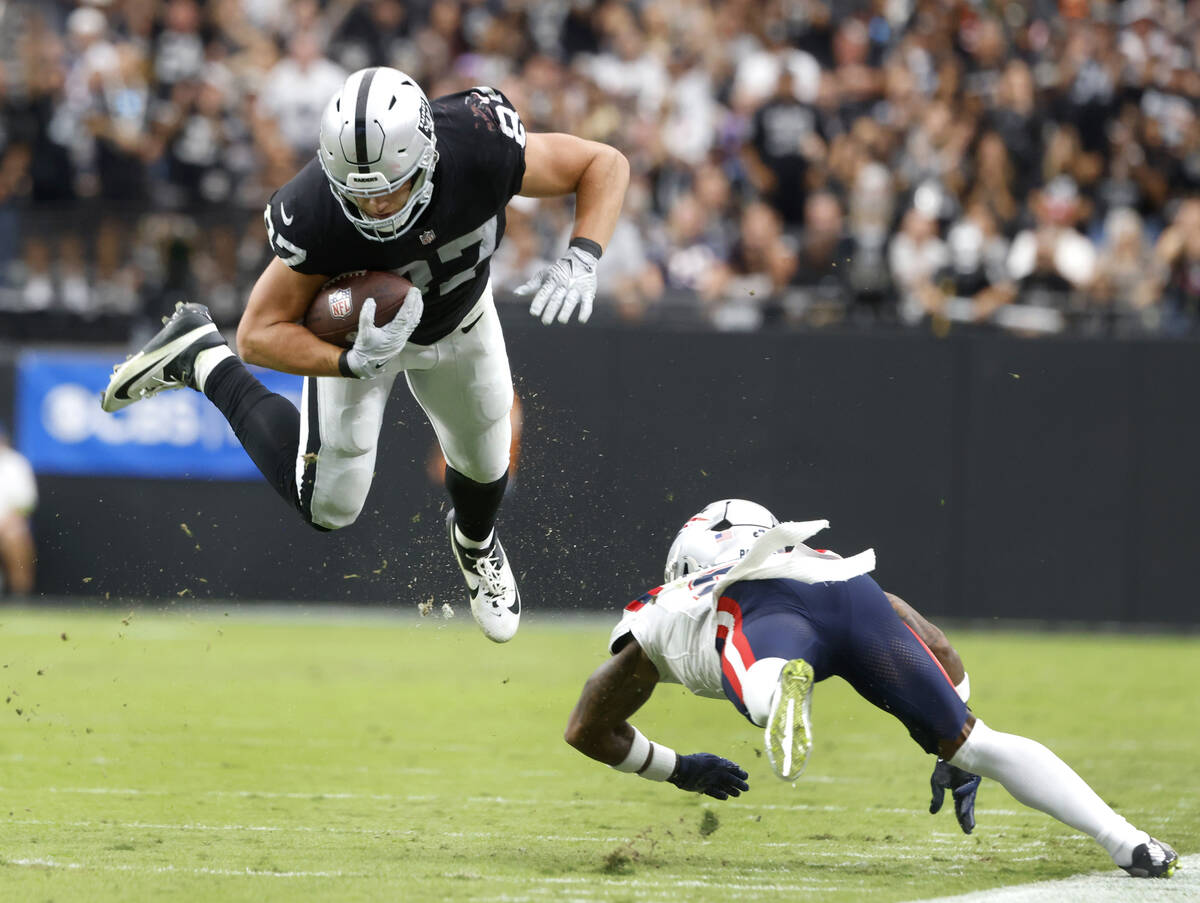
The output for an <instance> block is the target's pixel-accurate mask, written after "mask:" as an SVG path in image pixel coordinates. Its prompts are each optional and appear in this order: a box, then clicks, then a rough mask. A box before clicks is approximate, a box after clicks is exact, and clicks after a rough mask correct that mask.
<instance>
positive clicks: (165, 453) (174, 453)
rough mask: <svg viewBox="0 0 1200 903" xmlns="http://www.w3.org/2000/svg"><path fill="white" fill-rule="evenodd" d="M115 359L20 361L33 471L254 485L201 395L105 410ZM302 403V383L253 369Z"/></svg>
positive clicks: (41, 356) (169, 395) (28, 357)
mask: <svg viewBox="0 0 1200 903" xmlns="http://www.w3.org/2000/svg"><path fill="white" fill-rule="evenodd" d="M112 365H113V360H112V357H111V356H105V357H100V356H97V355H94V354H79V353H69V352H28V353H25V354H22V355H21V356H20V358H19V359H18V361H17V380H16V382H17V385H16V412H15V417H16V431H15V432H16V439H17V445H18V447H19V448H20V450H21V452H22V453H23V454H24V455H25V456H26V457H27V458H29V460H30V462H31V463H32V464H33V467H34V470H35V471H37V472H38V473H44V474H65V475H73V476H104V475H109V476H113V475H116V476H134V477H158V478H163V477H170V478H197V479H216V480H249V479H256V478H258V477H259V473H258V469H257V468H256V467H255V466H254V463H253V462H252V461H251V460H250V458H249V457H247V455H246V453H245V452H244V451H243V450H242V447H241V445H240V444H239V443H238V441H237V438H236V437H235V436H234V435H233V430H232V429H230V427H229V424H228V423H226V421H225V418H224V417H223V416H222V415H221V413H220V411H218V410H217V409H216V408H215V407H213V406H212V404H211V403H210V402H209V401H208V399H207V398H205V397H204V396H203V395H201V394H200V393H199V392H193V391H191V390H189V389H184V390H178V391H173V392H163V393H162V394H160V395H156V396H154V397H153V398H148V399H146V400H144V401H140V402H138V403H137V404H134V405H130V406H129V407H127V408H124V409H123V410H120V411H117V412H116V413H115V414H106V413H105V412H104V411H102V410H100V394H101V392H102V391H103V389H104V387H105V386H106V385H107V384H108V378H109V376H110V375H111V373H112ZM255 373H256V375H257V376H258V378H259V379H261V380H262V381H263V383H264V384H265V385H266V386H267V388H268V389H270V390H271V391H273V392H278V393H279V394H281V395H284V396H286V397H287V398H288V399H289V400H291V401H292V403H293V404H297V405H298V404H299V402H300V391H301V386H302V385H303V378H302V377H299V376H292V375H290V374H286V373H276V372H275V371H271V370H261V369H258V368H255Z"/></svg>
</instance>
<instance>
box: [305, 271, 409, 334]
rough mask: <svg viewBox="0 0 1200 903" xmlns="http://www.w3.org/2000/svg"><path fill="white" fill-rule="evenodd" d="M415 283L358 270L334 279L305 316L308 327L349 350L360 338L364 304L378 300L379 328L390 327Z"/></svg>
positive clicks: (376, 304) (377, 322)
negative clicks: (358, 337)
mask: <svg viewBox="0 0 1200 903" xmlns="http://www.w3.org/2000/svg"><path fill="white" fill-rule="evenodd" d="M410 288H412V283H411V282H409V281H408V280H407V279H405V278H404V277H403V276H397V275H395V274H393V273H384V272H379V271H376V270H355V271H354V272H351V273H342V274H341V275H340V276H334V277H333V278H332V279H330V280H329V281H328V282H326V283H325V284H324V285H323V286H321V290H320V291H319V292H317V296H316V297H315V298H313V301H312V304H310V305H309V308H308V312H307V313H306V314H305V315H304V321H303V322H304V326H305V327H306V328H307V329H308V330H309V331H310V332H311V333H312V334H313V335H315V336H316V337H317V338H319V339H324V340H325V341H326V342H331V343H332V344H334V345H341V346H342V347H343V348H349V347H350V346H351V345H353V344H354V337H355V335H357V334H358V315H359V312H360V311H361V310H362V306H363V302H364V301H366V300H367V299H368V298H374V299H375V325H376V326H382V325H383V324H384V323H390V322H391V320H392V318H393V317H394V316H396V311H398V310H400V308H401V307H402V306H403V305H404V299H405V297H406V296H407V295H408V290H409V289H410Z"/></svg>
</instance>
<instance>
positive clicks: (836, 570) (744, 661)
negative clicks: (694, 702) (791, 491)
mask: <svg viewBox="0 0 1200 903" xmlns="http://www.w3.org/2000/svg"><path fill="white" fill-rule="evenodd" d="M827 526H828V522H826V521H810V522H807V523H782V524H780V523H777V522H776V520H775V518H774V516H772V515H771V514H770V512H768V511H766V509H763V508H761V506H757V505H754V504H753V503H751V502H745V501H742V500H737V499H726V500H722V501H720V502H714V503H713V504H712V505H709V506H708V507H707V508H705V509H704V511H702V512H700V514H698V515H696V517H694V518H692V519H690V520H689V521H688V522H687V523H686V524H685V525H684V527H683V529H682V530H680V533H679V535H678V536H677V537H676V540H675V542H674V543H673V545H672V547H671V552H670V554H669V556H668V560H667V567H666V573H665V576H666V579H667V582H666V583H665V584H663V585H662V586H659V587H656V588H654V589H652V590H650V591H649V592H647V593H646V594H644V595H643V596H641V597H640V598H639V599H637V600H635V601H634V602H631V603H630V604H629V606H627V607H626V609H625V613H624V616H623V617H622V619H621V622H620V623H619V624H618V625H617V627H616V628H615V629H614V630H613V633H612V636H611V638H610V641H609V650H610V652H611V653H612V658H610V659H609V660H608V661H607V662H605V663H604V664H603V665H601V666H600V667H599V668H597V669H596V671H595V672H594V673H593V674H592V676H591V677H590V678H589V679H588V681H587V683H586V684H585V685H584V688H583V693H582V694H581V696H580V698H579V701H578V702H577V703H576V705H575V708H574V710H573V711H572V712H571V716H570V719H569V722H568V724H567V729H566V735H565V737H566V740H567V742H568V743H569V744H571V745H572V746H573V747H575V748H576V749H578V750H579V751H580V752H582V753H584V754H585V755H587V756H590V757H591V758H593V759H596V760H598V761H600V762H603V763H605V764H606V765H610V766H612V767H613V768H615V769H616V770H618V771H623V772H627V773H631V774H637V775H640V776H641V777H643V778H647V779H649V780H654V781H669V782H670V783H672V784H674V785H675V786H677V787H679V788H680V789H682V790H688V791H698V792H701V793H706V794H708V795H709V796H712V797H715V798H716V799H726V798H727V797H729V796H737V795H739V794H740V793H742V792H744V791H746V790H748V789H749V786H748V783H747V779H748V775H747V773H746V772H745V771H744V770H743V769H742V768H741V767H740V766H738V765H737V764H736V763H734V762H731V761H730V760H728V759H725V758H723V757H721V756H717V755H714V754H712V753H693V754H690V755H679V754H677V753H676V752H675V751H674V750H673V749H671V748H669V747H667V746H666V745H664V744H662V743H658V742H655V741H651V740H649V739H647V738H646V737H645V736H644V735H643V734H642V733H641V732H640V731H639V730H638V729H637V728H636V727H634V726H633V725H632V724H630V723H629V718H630V717H631V716H632V715H633V714H634V713H635V712H636V711H637V710H638V709H639V708H640V707H641V706H642V704H643V703H645V701H646V700H647V699H649V697H650V695H651V693H652V692H653V690H654V687H655V685H656V684H658V683H659V682H660V681H661V682H666V683H679V684H682V685H683V686H685V687H686V688H687V689H688V690H690V691H691V692H693V693H695V694H696V695H698V696H708V697H711V698H715V699H722V698H724V699H727V700H729V701H730V702H732V703H733V704H734V706H735V707H736V708H737V709H738V711H740V712H741V713H742V714H743V715H744V716H746V718H748V719H749V720H750V721H751V723H753V724H754V725H756V726H757V727H759V728H761V729H762V730H763V742H764V746H765V748H766V751H767V757H768V759H769V760H770V762H771V766H772V768H773V770H774V771H775V773H776V774H777V775H779V776H780V777H781V778H784V779H785V780H789V781H794V780H795V779H796V778H798V777H799V776H800V774H801V772H802V771H803V769H804V766H805V764H806V763H807V761H808V757H809V753H810V751H811V749H812V723H811V712H810V704H811V700H812V694H813V687H814V685H815V684H816V683H818V682H820V681H822V680H824V679H825V678H827V677H832V676H835V675H836V676H839V677H842V678H843V679H845V680H846V681H847V682H848V683H849V684H850V685H851V686H852V687H854V689H855V690H856V691H857V692H858V693H859V694H860V695H862V696H863V697H864V698H865V699H867V700H868V701H869V702H871V703H872V704H874V705H876V706H878V707H879V708H882V709H884V710H885V711H887V712H889V713H890V714H892V715H894V716H896V717H897V718H898V719H899V720H900V721H901V722H902V723H903V724H904V725H905V727H907V728H908V731H909V734H910V735H911V736H912V738H913V739H914V740H916V741H917V743H918V744H919V745H920V746H921V747H922V748H923V749H924V750H925V751H926V752H928V753H931V754H936V755H937V756H938V757H939V758H940V760H942V761H943V762H944V763H945V766H946V767H947V768H953V769H956V770H958V772H959V773H960V774H962V775H966V776H967V777H968V778H973V776H974V775H982V776H983V777H987V778H991V779H993V780H995V781H997V782H998V783H1000V784H1001V785H1002V786H1003V787H1004V788H1005V789H1006V790H1008V791H1009V793H1011V794H1012V795H1013V796H1014V797H1016V799H1017V800H1018V801H1020V802H1022V803H1024V804H1025V805H1027V806H1030V807H1032V808H1035V809H1039V810H1041V811H1042V812H1045V813H1047V814H1048V815H1051V816H1053V817H1054V818H1057V819H1058V820H1059V821H1061V822H1063V823H1065V824H1067V825H1070V826H1071V827H1073V828H1076V829H1077V830H1080V831H1082V832H1084V833H1086V834H1088V835H1089V836H1091V837H1092V838H1094V839H1095V840H1096V841H1097V842H1098V843H1099V844H1100V845H1101V846H1102V847H1104V849H1105V850H1106V851H1107V852H1108V854H1109V855H1110V856H1111V857H1112V859H1113V861H1114V862H1115V863H1116V864H1117V865H1118V866H1120V867H1121V868H1123V869H1125V871H1126V872H1128V873H1129V874H1130V875H1133V876H1134V877H1139V878H1159V877H1169V876H1170V875H1171V874H1172V873H1173V872H1174V871H1175V868H1176V867H1177V865H1178V861H1179V857H1178V855H1177V854H1176V853H1175V851H1174V850H1173V849H1172V848H1171V847H1170V846H1169V845H1167V844H1165V843H1163V842H1162V841H1159V840H1156V839H1155V838H1152V837H1151V836H1150V835H1149V834H1147V833H1146V832H1145V831H1141V830H1139V829H1137V828H1135V827H1134V826H1133V825H1131V824H1130V823H1129V822H1128V821H1126V820H1125V819H1124V818H1123V817H1121V816H1120V815H1118V814H1117V813H1116V812H1114V811H1113V809H1112V808H1111V807H1110V806H1109V805H1108V804H1107V803H1105V802H1104V801H1103V800H1102V799H1101V798H1100V797H1099V796H1098V795H1097V794H1096V793H1095V792H1094V791H1093V790H1092V789H1091V788H1090V787H1089V786H1088V785H1087V784H1086V783H1085V782H1084V781H1083V779H1082V778H1081V777H1079V775H1078V774H1076V773H1075V772H1074V771H1073V770H1072V769H1071V768H1070V767H1069V766H1068V765H1067V764H1066V763H1065V762H1063V761H1062V760H1061V759H1059V758H1058V756H1056V755H1055V754H1054V753H1053V752H1051V751H1050V750H1049V749H1047V748H1046V747H1045V746H1043V745H1042V744H1040V743H1038V742H1036V741H1034V740H1029V739H1027V738H1025V737H1020V736H1017V735H1015V734H1007V733H1002V732H1000V731H997V730H993V729H992V728H990V727H989V726H987V725H986V724H984V722H983V721H982V720H981V719H979V718H977V717H976V716H975V715H974V714H973V713H972V712H971V711H970V709H968V708H967V705H966V702H965V701H964V699H963V698H962V696H963V695H965V693H962V692H961V689H960V688H956V686H955V681H954V680H953V679H952V678H951V676H950V675H949V674H948V673H947V671H946V669H945V668H944V666H943V665H942V663H941V662H940V661H939V660H938V657H937V656H936V655H935V654H934V653H933V652H932V651H931V650H930V648H929V647H928V645H927V644H926V643H925V642H923V640H922V639H921V637H920V636H919V634H918V630H916V629H914V628H913V627H912V626H911V625H909V624H908V623H906V621H905V620H904V619H903V618H901V617H900V616H899V615H898V614H897V612H896V610H895V608H894V607H893V604H892V602H891V601H890V600H889V599H888V597H887V595H886V594H885V593H884V592H883V590H882V589H880V587H879V585H878V584H877V583H876V582H875V581H874V580H873V579H872V578H871V577H870V576H869V572H870V571H871V570H873V569H874V567H875V553H874V551H873V550H867V551H865V552H861V553H859V554H858V555H855V556H853V557H851V558H841V557H840V556H838V555H837V554H835V553H833V552H829V551H826V550H823V549H813V548H810V547H809V546H807V545H805V542H806V541H807V540H808V539H809V538H810V537H812V536H813V535H814V534H816V533H817V532H819V531H820V530H822V529H824V528H825V527H827ZM950 786H951V787H952V788H953V787H954V784H953V783H951V785H950ZM964 786H965V785H964ZM934 790H935V803H936V802H939V799H938V783H937V774H936V772H935V782H934ZM969 793H970V795H972V796H973V794H974V788H973V787H972V788H970V790H969ZM962 815H963V813H962V812H961V811H960V812H959V816H960V819H959V820H960V824H962V827H963V829H964V830H965V831H968V832H969V826H968V824H966V823H964V820H963V817H962ZM972 824H973V821H972Z"/></svg>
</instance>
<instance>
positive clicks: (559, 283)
mask: <svg viewBox="0 0 1200 903" xmlns="http://www.w3.org/2000/svg"><path fill="white" fill-rule="evenodd" d="M598 262H599V260H598V259H597V257H596V255H594V254H590V253H588V252H587V251H585V250H584V249H583V248H578V247H571V248H567V253H566V254H564V255H563V256H562V257H560V258H558V260H556V261H555V262H554V263H552V264H551V265H550V266H548V267H546V268H545V269H543V270H539V271H538V272H537V273H536V274H535V275H534V276H533V278H532V279H530V280H529V281H528V282H526V283H525V284H524V285H522V286H521V287H520V288H518V289H517V290H516V293H517V294H518V295H530V294H532V295H533V302H532V303H531V304H530V305H529V312H530V313H531V314H532V315H533V316H535V317H541V318H542V322H543V323H546V324H550V323H553V322H554V317H555V316H556V315H557V316H558V322H559V323H566V322H567V321H569V320H570V319H571V314H572V312H574V310H575V307H576V305H578V307H579V322H580V323H586V322H587V321H588V317H590V316H591V315H592V301H594V300H595V298H596V264H597V263H598ZM535 292H536V294H534V293H535Z"/></svg>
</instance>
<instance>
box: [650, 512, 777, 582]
mask: <svg viewBox="0 0 1200 903" xmlns="http://www.w3.org/2000/svg"><path fill="white" fill-rule="evenodd" d="M778 523H779V521H778V519H777V518H776V517H775V515H774V514H772V513H771V512H770V511H768V510H767V509H766V508H764V507H763V506H762V505H759V504H756V503H755V502H748V501H746V500H745V499H722V500H721V501H719V502H712V503H711V504H709V505H707V506H705V508H704V510H703V511H701V512H700V513H699V514H696V515H694V516H693V517H691V518H689V519H688V521H687V523H685V524H684V525H683V527H682V528H681V529H680V531H679V532H678V533H676V534H675V541H674V542H672V543H671V551H669V552H668V553H667V566H666V568H665V569H664V571H663V578H664V579H665V581H666V582H667V583H670V582H671V581H672V580H676V579H678V578H679V577H682V576H684V575H685V574H692V573H695V572H696V571H703V570H706V569H707V568H711V567H716V566H717V565H719V564H726V563H727V562H730V561H737V560H738V559H739V558H741V557H742V556H744V555H745V554H746V552H747V551H748V550H749V549H750V547H751V546H752V545H754V541H755V540H756V539H758V537H760V536H762V535H763V534H764V533H766V532H767V531H768V530H770V529H771V528H772V527H774V526H775V525H776V524H778Z"/></svg>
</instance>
